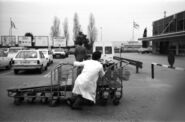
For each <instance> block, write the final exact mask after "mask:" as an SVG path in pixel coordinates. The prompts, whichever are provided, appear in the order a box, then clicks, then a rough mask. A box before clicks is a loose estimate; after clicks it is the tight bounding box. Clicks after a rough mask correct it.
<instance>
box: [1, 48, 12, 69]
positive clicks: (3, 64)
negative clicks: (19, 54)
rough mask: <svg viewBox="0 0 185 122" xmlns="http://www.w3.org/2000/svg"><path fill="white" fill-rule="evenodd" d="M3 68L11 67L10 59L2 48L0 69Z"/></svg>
mask: <svg viewBox="0 0 185 122" xmlns="http://www.w3.org/2000/svg"><path fill="white" fill-rule="evenodd" d="M4 68H6V69H10V68H11V59H10V58H8V57H7V54H6V53H5V52H4V51H3V50H0V69H4Z"/></svg>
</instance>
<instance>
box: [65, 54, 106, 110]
mask: <svg viewBox="0 0 185 122" xmlns="http://www.w3.org/2000/svg"><path fill="white" fill-rule="evenodd" d="M100 57H101V53H100V52H98V51H97V52H94V53H93V55H92V59H90V60H85V61H82V62H78V61H75V62H74V63H73V65H74V66H77V67H83V70H82V72H81V74H79V75H78V77H77V78H76V80H75V83H74V87H73V90H72V93H73V94H74V95H73V96H72V97H71V98H70V99H68V103H69V104H70V105H71V107H72V109H81V108H82V102H83V101H88V102H89V103H93V104H94V103H95V102H96V100H95V97H96V88H97V80H98V78H99V76H100V77H102V76H103V75H104V74H105V72H104V70H103V66H102V64H101V63H100V62H99V59H100Z"/></svg>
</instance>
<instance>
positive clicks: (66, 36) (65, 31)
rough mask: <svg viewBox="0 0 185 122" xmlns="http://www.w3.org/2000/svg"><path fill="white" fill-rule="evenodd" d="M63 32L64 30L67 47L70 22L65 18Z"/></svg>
mask: <svg viewBox="0 0 185 122" xmlns="http://www.w3.org/2000/svg"><path fill="white" fill-rule="evenodd" d="M63 30H64V36H65V38H66V46H67V45H68V40H69V30H68V20H67V18H65V20H64V23H63Z"/></svg>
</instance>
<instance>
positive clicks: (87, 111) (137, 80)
mask: <svg viewBox="0 0 185 122" xmlns="http://www.w3.org/2000/svg"><path fill="white" fill-rule="evenodd" d="M117 56H119V54H117ZM121 56H122V57H124V58H129V59H133V60H138V61H141V62H143V68H142V69H139V73H136V68H135V67H134V66H132V65H128V67H127V68H128V69H129V71H130V72H131V76H130V79H129V81H125V82H124V83H123V97H122V99H121V100H120V104H119V105H118V106H114V105H113V104H112V102H109V103H108V104H107V105H106V106H100V105H95V106H85V107H84V108H83V110H82V111H75V110H71V109H70V107H68V106H67V105H66V104H65V103H61V104H60V105H58V106H57V107H49V106H48V105H47V104H44V105H43V104H41V103H39V102H36V103H33V104H28V103H22V104H21V105H20V106H15V105H14V104H13V99H12V98H9V97H8V96H7V91H6V90H7V89H8V88H16V87H28V86H35V85H42V84H47V83H50V75H49V72H50V70H51V69H52V68H53V67H54V66H56V65H57V64H58V63H61V62H72V61H73V60H74V56H70V57H69V58H66V59H55V61H54V64H52V65H51V66H49V67H48V70H47V71H45V72H43V73H42V74H38V73H35V72H34V73H33V72H23V73H20V74H18V75H15V74H14V73H13V71H12V70H6V71H0V97H1V98H0V121H1V122H3V121H8V122H9V121H65V122H66V121H133V122H135V121H137V122H138V121H141V122H143V121H156V122H158V121H184V120H185V117H184V113H185V102H184V101H185V99H184V94H183V93H185V83H184V82H183V81H184V79H185V72H184V71H176V70H173V69H168V68H163V67H158V66H155V77H154V79H152V78H151V63H153V62H155V63H161V64H168V61H167V57H166V56H163V55H153V54H138V53H123V54H121ZM184 61H185V57H176V60H175V64H174V66H177V67H182V68H185V62H184Z"/></svg>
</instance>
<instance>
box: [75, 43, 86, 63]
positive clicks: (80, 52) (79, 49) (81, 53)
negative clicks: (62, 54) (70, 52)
mask: <svg viewBox="0 0 185 122" xmlns="http://www.w3.org/2000/svg"><path fill="white" fill-rule="evenodd" d="M86 55H87V52H86V48H85V47H84V46H82V42H78V44H77V45H76V48H75V59H76V61H80V62H81V61H83V60H85V58H86Z"/></svg>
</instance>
